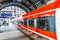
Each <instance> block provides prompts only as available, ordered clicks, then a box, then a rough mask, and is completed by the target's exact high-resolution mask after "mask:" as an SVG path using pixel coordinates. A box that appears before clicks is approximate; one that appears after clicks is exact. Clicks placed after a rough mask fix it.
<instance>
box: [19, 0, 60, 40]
mask: <svg viewBox="0 0 60 40" xmlns="http://www.w3.org/2000/svg"><path fill="white" fill-rule="evenodd" d="M59 2H60V1H59V0H56V1H55V2H53V3H51V4H47V5H45V6H43V7H40V8H38V9H36V10H33V11H31V12H28V13H26V14H24V15H23V19H22V20H23V21H18V26H19V27H22V28H25V29H27V30H29V31H31V32H34V33H36V34H38V35H41V36H44V37H45V38H48V39H50V40H59V39H60V38H59V37H60V36H58V32H59V31H58V30H59V29H57V28H59V26H58V25H57V22H58V19H59V17H58V16H59V15H60V14H59V11H60V6H59V4H60V3H59ZM57 17H58V18H57ZM59 33H60V32H59ZM57 36H58V38H57Z"/></svg>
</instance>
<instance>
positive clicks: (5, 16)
mask: <svg viewBox="0 0 60 40" xmlns="http://www.w3.org/2000/svg"><path fill="white" fill-rule="evenodd" d="M8 17H12V14H11V13H1V14H0V18H8Z"/></svg>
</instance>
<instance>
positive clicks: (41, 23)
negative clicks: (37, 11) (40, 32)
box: [37, 17, 48, 30]
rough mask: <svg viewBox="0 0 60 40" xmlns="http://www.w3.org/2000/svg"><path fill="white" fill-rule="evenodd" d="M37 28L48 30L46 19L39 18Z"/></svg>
mask: <svg viewBox="0 0 60 40" xmlns="http://www.w3.org/2000/svg"><path fill="white" fill-rule="evenodd" d="M37 27H38V28H41V29H44V30H48V22H47V20H46V19H45V18H44V17H41V18H38V20H37Z"/></svg>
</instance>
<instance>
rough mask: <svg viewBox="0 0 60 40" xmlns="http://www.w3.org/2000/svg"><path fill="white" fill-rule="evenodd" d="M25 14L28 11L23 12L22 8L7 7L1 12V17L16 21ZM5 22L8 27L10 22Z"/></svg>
mask: <svg viewBox="0 0 60 40" xmlns="http://www.w3.org/2000/svg"><path fill="white" fill-rule="evenodd" d="M25 13H26V11H25V10H23V9H22V8H20V7H18V6H6V7H4V8H3V9H1V10H0V17H2V18H3V19H7V20H8V21H10V20H13V19H16V18H18V17H21V16H22V15H23V14H25ZM5 17H6V18H5ZM3 21H4V22H5V23H6V25H8V24H9V22H8V21H6V20H3ZM7 22H8V23H7ZM2 23H3V22H2ZM21 23H22V22H21Z"/></svg>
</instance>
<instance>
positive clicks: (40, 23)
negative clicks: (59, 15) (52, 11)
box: [37, 16, 56, 32]
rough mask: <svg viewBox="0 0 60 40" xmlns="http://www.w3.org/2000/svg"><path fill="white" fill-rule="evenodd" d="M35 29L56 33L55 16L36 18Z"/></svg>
mask: <svg viewBox="0 0 60 40" xmlns="http://www.w3.org/2000/svg"><path fill="white" fill-rule="evenodd" d="M37 28H41V29H43V30H48V31H52V32H56V30H55V16H45V17H41V18H38V20H37Z"/></svg>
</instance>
